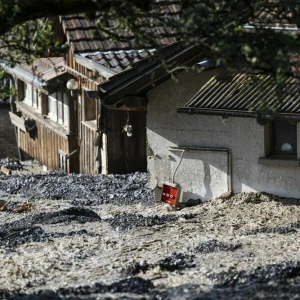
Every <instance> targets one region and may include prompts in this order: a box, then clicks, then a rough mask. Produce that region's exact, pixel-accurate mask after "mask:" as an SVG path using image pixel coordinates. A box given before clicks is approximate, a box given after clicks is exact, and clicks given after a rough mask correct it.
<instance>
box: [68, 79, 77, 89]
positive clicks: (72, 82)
mask: <svg viewBox="0 0 300 300" xmlns="http://www.w3.org/2000/svg"><path fill="white" fill-rule="evenodd" d="M78 87H79V84H78V81H76V80H75V79H70V80H69V81H68V82H67V89H68V90H71V91H74V90H77V89H78Z"/></svg>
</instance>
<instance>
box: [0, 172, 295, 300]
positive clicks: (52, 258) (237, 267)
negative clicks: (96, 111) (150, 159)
mask: <svg viewBox="0 0 300 300" xmlns="http://www.w3.org/2000/svg"><path fill="white" fill-rule="evenodd" d="M145 184H146V174H142V173H135V174H129V175H114V176H102V175H101V176H89V175H86V176H85V175H70V176H66V175H62V174H56V173H51V174H43V175H33V174H30V175H26V176H19V175H18V176H11V177H4V176H0V200H1V201H3V202H5V201H8V200H9V201H11V203H10V204H9V206H8V207H7V210H6V211H2V212H0V216H1V218H0V261H1V265H0V274H1V276H0V299H153V300H154V299H156V300H158V299H194V300H195V299H274V298H278V299H300V245H299V240H300V226H299V224H300V200H297V199H286V198H279V197H276V196H273V195H269V194H265V193H240V194H236V195H234V196H232V197H231V198H230V199H227V200H223V199H213V200H211V201H207V202H206V203H203V204H202V205H199V206H194V207H187V208H183V209H182V210H176V211H172V210H169V207H168V206H165V205H163V204H160V203H159V204H157V203H154V201H153V197H152V191H150V190H148V189H147V188H146V186H145ZM27 201H29V202H30V203H31V204H32V209H31V211H28V212H25V213H21V214H18V213H15V212H14V210H13V208H14V207H15V206H16V205H20V204H22V203H25V202H27Z"/></svg>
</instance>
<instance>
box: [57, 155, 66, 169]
mask: <svg viewBox="0 0 300 300" xmlns="http://www.w3.org/2000/svg"><path fill="white" fill-rule="evenodd" d="M58 168H59V169H60V170H61V171H64V172H67V154H66V153H65V152H63V151H61V150H59V152H58Z"/></svg>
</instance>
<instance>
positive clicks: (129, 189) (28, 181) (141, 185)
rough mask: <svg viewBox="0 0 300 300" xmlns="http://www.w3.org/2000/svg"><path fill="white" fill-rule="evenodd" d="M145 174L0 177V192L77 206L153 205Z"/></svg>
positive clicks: (53, 173)
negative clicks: (66, 200) (64, 200)
mask: <svg viewBox="0 0 300 300" xmlns="http://www.w3.org/2000/svg"><path fill="white" fill-rule="evenodd" d="M146 182H147V176H146V174H144V173H134V174H130V175H107V176H104V175H96V176H92V175H82V174H79V175H76V174H73V175H64V174H61V173H57V172H50V173H48V174H29V175H24V176H13V177H11V178H8V177H7V176H5V175H0V190H1V191H3V192H5V193H6V194H7V195H16V194H18V195H21V196H23V197H25V198H28V197H30V198H31V199H32V200H37V199H49V200H59V199H68V200H72V203H73V204H74V205H99V204H105V203H115V204H119V205H125V204H132V203H145V204H153V194H152V191H150V190H149V189H147V188H146V187H145V185H146Z"/></svg>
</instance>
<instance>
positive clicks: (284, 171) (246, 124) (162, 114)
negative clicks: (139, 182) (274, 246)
mask: <svg viewBox="0 0 300 300" xmlns="http://www.w3.org/2000/svg"><path fill="white" fill-rule="evenodd" d="M214 72H215V71H206V72H204V73H197V72H195V71H190V72H184V73H181V74H180V75H178V76H177V80H176V81H174V80H169V81H167V82H165V83H163V84H161V85H159V86H158V87H156V88H154V89H153V90H151V91H150V92H149V93H148V95H147V96H148V98H149V103H148V113H147V140H148V145H149V155H148V159H147V162H148V172H149V186H150V187H152V188H155V187H160V186H161V185H162V183H164V182H165V181H172V177H173V175H174V171H175V169H176V168H177V166H178V164H179V162H180V155H181V152H178V151H171V150H170V149H169V147H170V146H193V147H222V148H228V149H229V151H230V152H231V153H232V184H233V192H234V193H237V192H242V191H245V192H250V191H261V192H262V191H264V192H268V193H272V194H276V195H279V196H288V197H295V198H300V167H299V166H298V167H287V166H273V165H271V166H266V165H261V164H258V159H259V158H260V157H263V156H264V127H263V126H260V125H258V124H257V122H256V120H255V119H247V118H229V119H227V120H225V121H224V120H222V119H221V118H220V117H217V116H204V115H188V114H180V113H177V112H176V106H184V104H185V103H186V102H187V101H188V100H189V99H190V98H191V97H192V96H193V95H194V94H195V93H196V92H197V91H198V90H199V88H200V87H201V86H202V85H203V84H205V82H207V80H209V79H210V78H211V77H212V76H213V75H214ZM297 126H298V136H299V139H298V145H299V140H300V134H299V133H300V127H299V126H300V125H299V124H298V125H297ZM298 147H300V146H298ZM175 182H176V183H178V184H180V186H181V190H182V192H181V198H182V199H181V201H182V202H185V201H187V200H188V199H199V198H200V199H201V200H208V199H211V198H214V197H217V196H220V195H221V194H222V193H224V192H226V191H227V156H226V154H225V153H218V152H212V153H207V152H201V151H189V152H185V153H184V155H183V158H182V162H181V163H180V165H179V167H178V170H177V172H176V174H175Z"/></svg>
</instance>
